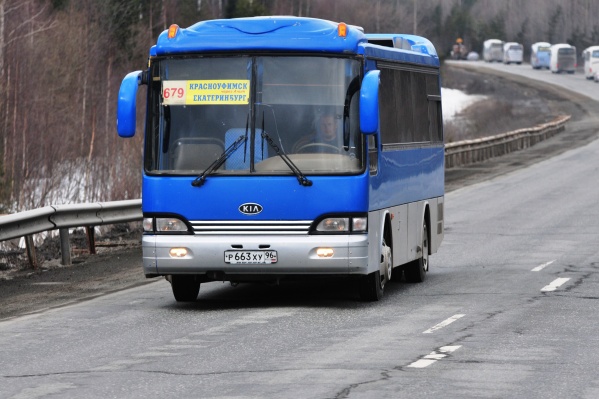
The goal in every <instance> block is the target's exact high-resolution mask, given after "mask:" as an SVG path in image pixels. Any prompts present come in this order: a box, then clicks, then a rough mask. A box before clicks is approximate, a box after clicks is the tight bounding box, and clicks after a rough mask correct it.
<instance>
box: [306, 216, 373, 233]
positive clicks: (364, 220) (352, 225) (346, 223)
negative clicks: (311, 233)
mask: <svg viewBox="0 0 599 399" xmlns="http://www.w3.org/2000/svg"><path fill="white" fill-rule="evenodd" d="M316 231H317V232H319V233H349V232H352V233H366V232H367V231H368V216H352V217H328V218H325V219H323V220H321V221H320V223H318V225H317V226H316Z"/></svg>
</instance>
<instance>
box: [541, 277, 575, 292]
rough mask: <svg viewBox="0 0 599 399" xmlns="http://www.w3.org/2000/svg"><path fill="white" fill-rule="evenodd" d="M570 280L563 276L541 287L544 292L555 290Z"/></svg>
mask: <svg viewBox="0 0 599 399" xmlns="http://www.w3.org/2000/svg"><path fill="white" fill-rule="evenodd" d="M568 280H570V279H569V278H566V277H561V278H558V279H555V280H553V281H552V282H551V283H549V285H546V286H544V287H543V288H541V291H542V292H548V291H555V290H556V289H558V288H559V287H560V286H562V285H563V284H564V283H565V282H566V281H568Z"/></svg>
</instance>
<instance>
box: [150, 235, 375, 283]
mask: <svg viewBox="0 0 599 399" xmlns="http://www.w3.org/2000/svg"><path fill="white" fill-rule="evenodd" d="M142 249H143V268H144V273H145V274H146V276H148V277H154V276H161V275H171V274H200V275H201V274H207V275H218V276H223V275H224V276H230V275H327V274H328V275H331V274H346V275H349V274H368V235H366V234H362V235H356V234H352V235H297V236H275V235H265V236H246V235H232V236H205V235H202V236H191V235H144V236H143V238H142ZM172 249H175V251H171V250H172ZM179 249H184V250H185V251H184V252H186V254H185V255H184V256H179V257H176V256H172V255H171V252H178V250H179ZM319 249H325V250H327V251H325V252H326V253H327V255H328V256H322V255H320V256H319V255H318V252H319V251H318V250H319ZM328 249H331V250H332V255H331V254H330V251H328ZM226 251H240V252H245V253H248V252H251V253H254V254H255V253H256V251H257V252H260V251H276V257H277V260H276V262H275V263H234V262H235V261H234V260H232V261H230V262H226V261H225V252H226ZM377 267H378V265H377ZM224 279H225V280H226V279H227V278H224Z"/></svg>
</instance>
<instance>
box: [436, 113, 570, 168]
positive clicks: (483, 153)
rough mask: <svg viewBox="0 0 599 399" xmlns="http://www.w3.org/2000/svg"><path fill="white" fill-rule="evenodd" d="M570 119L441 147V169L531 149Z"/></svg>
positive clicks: (557, 119) (560, 118)
mask: <svg viewBox="0 0 599 399" xmlns="http://www.w3.org/2000/svg"><path fill="white" fill-rule="evenodd" d="M570 118H571V116H570V115H563V116H559V117H557V118H556V119H555V120H553V121H551V122H548V123H543V124H541V125H538V126H535V127H531V128H526V129H518V130H514V131H512V132H508V133H502V134H498V135H495V136H490V137H484V138H480V139H474V140H463V141H457V142H454V143H447V144H445V167H446V168H453V167H457V166H463V165H468V164H472V163H476V162H481V161H485V160H487V159H490V158H494V157H499V156H502V155H505V154H508V153H510V152H514V151H518V150H522V149H524V148H528V147H531V146H533V145H535V144H536V143H538V142H540V141H543V140H546V139H548V138H550V137H552V136H554V135H556V134H558V133H559V132H561V131H563V130H564V129H565V126H566V122H567V121H569V120H570Z"/></svg>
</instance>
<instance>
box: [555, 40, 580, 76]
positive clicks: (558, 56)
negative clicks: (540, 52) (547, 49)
mask: <svg viewBox="0 0 599 399" xmlns="http://www.w3.org/2000/svg"><path fill="white" fill-rule="evenodd" d="M576 66H577V62H576V47H574V46H571V45H569V44H566V43H560V44H554V45H553V46H551V63H550V69H551V72H553V73H562V72H568V73H570V74H572V73H574V72H575V71H576Z"/></svg>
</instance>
